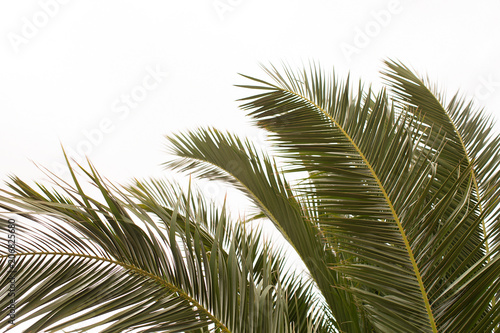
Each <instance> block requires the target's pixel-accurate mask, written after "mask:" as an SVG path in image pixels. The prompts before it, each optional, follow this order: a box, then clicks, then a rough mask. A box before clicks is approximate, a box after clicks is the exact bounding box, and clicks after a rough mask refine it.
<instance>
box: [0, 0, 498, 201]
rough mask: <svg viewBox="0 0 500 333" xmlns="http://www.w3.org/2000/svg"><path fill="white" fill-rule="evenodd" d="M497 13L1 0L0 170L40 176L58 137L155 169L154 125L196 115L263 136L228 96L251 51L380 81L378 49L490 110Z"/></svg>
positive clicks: (257, 1) (405, 0) (253, 61)
mask: <svg viewBox="0 0 500 333" xmlns="http://www.w3.org/2000/svg"><path fill="white" fill-rule="evenodd" d="M498 13H500V3H499V2H498V1H482V2H480V3H473V2H471V1H439V2H436V1H410V0H400V1H397V0H395V1H391V0H384V1H373V0H370V1H333V0H330V1H327V0H308V1H297V0H288V1H262V0H204V1H181V0H178V1H159V0H157V1H154V0H146V1H124V0H115V1H110V0H108V1H91V0H87V1H76V0H73V1H70V0H64V1H63V0H38V1H27V0H25V1H15V2H14V1H9V2H7V1H3V2H1V4H0V35H1V36H2V39H1V42H0V59H1V61H0V110H1V124H2V127H1V131H0V158H1V161H2V163H0V177H1V180H5V179H6V178H7V175H9V174H12V173H14V174H16V175H19V176H22V177H24V178H28V179H40V177H41V175H42V174H41V172H40V171H39V170H38V169H37V168H36V167H35V166H34V164H33V161H34V162H36V163H37V164H40V165H42V166H45V167H47V168H49V169H50V170H52V171H55V172H60V171H59V170H60V169H61V168H60V167H61V165H63V163H64V160H63V156H62V152H61V147H60V144H61V143H62V144H63V145H64V147H65V148H66V150H67V151H68V153H69V155H70V156H72V157H73V158H75V159H77V160H81V159H82V158H83V157H84V156H85V155H87V156H88V157H89V158H90V159H91V160H92V162H93V163H94V164H95V165H96V166H97V168H98V170H100V172H101V173H102V174H103V175H105V176H106V177H108V178H110V179H111V180H113V181H119V182H124V181H127V180H128V179H130V178H131V177H139V178H141V177H148V176H152V175H156V176H158V175H164V174H165V171H164V170H163V168H162V167H161V166H160V164H161V163H162V162H165V161H166V159H167V158H168V156H167V155H166V154H165V146H164V145H165V143H166V140H165V139H164V138H163V136H164V135H166V134H171V133H174V132H178V131H180V130H184V129H188V128H191V129H193V128H195V127H197V126H200V125H206V126H215V127H217V128H220V129H229V130H231V131H235V132H237V133H239V134H242V135H247V136H249V137H250V138H251V139H253V140H254V141H255V142H256V143H257V144H258V145H262V144H263V143H264V139H265V136H264V135H263V134H262V133H261V132H259V131H257V130H256V129H254V128H252V127H251V126H250V125H249V124H248V121H247V119H246V118H245V116H244V112H243V111H241V110H239V109H238V102H236V99H237V98H241V97H244V96H246V95H247V94H249V93H252V92H250V91H245V90H244V89H242V88H238V87H234V84H237V83H245V82H246V81H245V80H244V79H243V78H241V77H240V76H238V73H243V74H249V75H252V76H257V77H261V78H265V75H264V74H263V72H262V71H261V69H260V68H259V63H263V64H269V63H274V64H279V63H280V62H281V61H285V62H287V63H289V64H291V65H292V66H300V65H301V64H302V63H306V64H307V63H308V62H309V61H311V60H314V61H317V62H319V63H321V64H322V65H323V66H324V67H327V68H329V67H332V66H334V67H335V70H336V72H337V75H338V76H341V77H345V75H346V74H347V73H348V72H349V71H350V72H351V75H352V76H353V77H354V78H360V77H361V78H363V80H364V81H365V82H372V83H373V84H374V85H375V86H376V87H379V86H380V83H381V80H380V75H379V71H380V70H381V69H383V65H382V60H383V59H387V58H394V59H399V60H401V61H403V62H404V63H405V64H407V65H409V66H411V67H413V68H415V69H417V70H418V71H419V73H421V74H422V75H424V74H428V75H429V77H430V78H431V80H432V81H434V82H438V83H439V84H440V86H441V87H443V88H446V91H447V92H448V93H450V94H451V93H454V92H455V91H456V90H458V89H460V90H461V91H463V93H464V94H467V95H468V96H470V97H472V98H475V99H476V100H477V102H478V104H479V105H483V106H484V107H485V108H486V111H487V112H489V113H491V114H494V116H495V118H496V119H500V65H499V59H500V48H499V43H500V38H499V32H500V20H498ZM151 72H156V74H155V76H152V75H151ZM154 77H156V80H154ZM127 98H129V101H128V102H127V101H126V99H127ZM126 103H128V104H126ZM205 187H206V186H205ZM208 187H209V188H208V191H209V192H211V193H213V194H214V195H220V192H221V191H220V190H219V189H217V188H213V186H212V187H210V186H208ZM224 191H225V190H224Z"/></svg>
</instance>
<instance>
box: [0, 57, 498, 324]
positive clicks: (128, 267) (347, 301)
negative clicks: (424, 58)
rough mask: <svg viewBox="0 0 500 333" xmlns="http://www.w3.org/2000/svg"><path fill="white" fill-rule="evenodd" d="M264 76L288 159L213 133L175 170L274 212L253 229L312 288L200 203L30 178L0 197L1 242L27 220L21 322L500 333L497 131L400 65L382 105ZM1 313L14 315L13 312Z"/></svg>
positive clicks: (197, 134) (338, 88)
mask: <svg viewBox="0 0 500 333" xmlns="http://www.w3.org/2000/svg"><path fill="white" fill-rule="evenodd" d="M265 71H266V72H267V74H268V75H269V76H270V82H267V81H264V80H260V79H256V78H252V77H248V76H245V77H246V78H247V79H249V80H250V83H249V84H247V85H243V87H245V88H248V89H252V90H257V94H256V95H252V96H249V97H247V98H245V99H243V100H242V101H243V105H242V109H243V110H246V111H247V112H248V116H249V117H250V118H251V119H252V120H253V121H254V122H255V124H256V126H258V127H260V128H263V129H265V130H267V131H268V133H269V139H270V141H271V143H272V156H273V157H271V156H270V155H268V153H266V152H264V151H261V150H260V149H257V148H255V146H254V145H252V143H251V142H250V141H248V140H243V139H240V138H238V136H237V135H234V134H231V133H225V132H221V131H218V130H216V129H213V128H200V129H197V130H194V131H190V132H187V133H183V134H177V135H172V136H170V137H168V140H169V147H170V150H171V152H173V153H174V154H175V155H176V158H175V159H174V160H171V161H168V162H166V166H167V167H169V168H170V169H174V170H178V171H181V172H189V173H191V174H194V175H196V176H198V177H203V178H207V179H210V180H219V181H224V182H227V183H229V184H231V185H233V186H234V187H236V188H237V189H239V190H241V191H242V192H243V193H245V194H246V195H247V196H248V197H249V198H250V199H251V201H252V202H253V203H254V204H255V206H256V207H257V208H258V212H257V213H256V214H254V215H253V216H250V218H249V219H248V220H249V221H251V220H254V219H263V220H264V223H272V224H273V225H274V226H275V227H276V228H277V230H278V231H279V232H280V233H281V235H282V236H283V238H284V239H285V240H286V241H287V243H288V244H289V245H290V246H291V248H292V249H293V250H294V251H295V252H296V254H298V256H299V257H300V258H301V259H302V261H303V263H304V264H305V267H306V268H307V269H306V272H305V273H303V272H293V271H289V270H287V269H288V267H289V266H287V265H286V259H285V256H286V255H285V253H284V252H283V250H282V249H281V248H278V247H276V246H274V244H269V242H266V241H265V237H263V236H262V234H263V233H264V232H265V230H261V229H259V228H251V227H250V225H249V224H248V223H246V222H248V221H242V220H238V219H237V220H233V219H231V218H230V217H229V214H228V213H227V212H226V210H225V208H224V207H222V208H220V207H216V205H214V204H211V203H207V202H206V200H205V199H203V196H202V194H200V193H199V192H198V191H197V190H193V191H192V190H191V186H190V187H188V189H187V190H185V191H182V190H181V188H180V187H179V186H177V185H175V184H171V183H167V182H165V181H162V180H148V181H138V180H136V181H135V182H134V184H133V185H131V186H127V187H125V188H118V187H114V186H112V185H111V184H109V182H106V181H104V180H103V179H102V178H101V177H100V176H99V174H98V173H97V172H96V171H95V169H94V168H93V167H92V166H91V165H90V166H89V169H88V170H87V169H85V168H82V167H80V169H81V170H82V171H83V172H84V174H85V176H86V177H88V178H89V179H90V182H91V183H92V184H93V185H95V187H96V188H97V189H98V190H99V192H100V194H101V196H102V198H103V199H102V200H104V201H103V202H101V201H102V200H101V201H99V200H97V199H95V198H93V197H91V196H89V195H87V194H86V193H87V192H86V191H84V190H83V186H82V185H81V182H80V181H79V180H78V179H79V176H77V174H76V172H75V171H74V168H72V166H71V164H70V163H69V162H68V166H69V168H70V171H71V174H72V176H73V183H74V184H73V185H70V184H67V183H64V182H63V181H62V180H58V179H54V182H55V183H56V187H57V190H50V189H48V188H46V187H45V186H43V185H38V189H34V188H32V187H30V186H29V185H28V184H26V183H25V182H24V181H22V180H20V179H18V178H13V179H12V181H11V182H10V188H11V189H10V190H8V191H4V195H2V196H1V197H0V205H1V207H2V208H3V209H4V210H5V212H6V213H5V214H3V215H2V216H3V218H2V220H1V222H2V228H7V226H6V225H7V224H8V218H9V217H11V216H14V219H19V221H20V223H19V224H18V225H17V226H16V232H17V233H18V234H16V237H20V239H21V240H22V242H20V243H19V248H18V251H17V252H16V258H17V266H16V269H17V273H16V274H17V280H16V283H18V287H17V288H18V289H17V290H16V297H17V301H18V303H17V306H18V308H17V313H16V316H17V317H18V318H19V319H18V321H27V320H30V319H32V320H33V321H32V324H31V327H30V328H29V329H28V331H32V332H38V331H42V330H46V331H56V330H58V329H62V328H66V327H70V328H71V325H73V324H76V323H80V322H82V321H83V320H85V319H88V318H94V317H97V318H96V319H95V323H93V324H91V325H90V326H88V327H85V328H84V329H87V328H89V327H97V326H99V325H107V326H102V327H105V328H103V329H102V331H105V332H122V331H127V330H131V331H133V330H135V331H141V332H259V331H262V332H493V331H497V332H499V331H500V330H499V329H498V325H499V324H500V305H499V304H500V300H499V299H498V295H499V294H500V278H499V276H500V253H499V250H500V235H499V231H500V219H499V217H500V210H499V208H498V203H499V200H500V193H499V192H500V182H499V178H500V168H499V167H498V165H499V163H498V160H499V158H500V154H499V150H500V137H498V136H495V134H494V132H493V127H492V126H493V124H492V121H491V119H489V118H488V117H485V116H484V115H483V114H482V113H481V111H479V110H476V109H475V108H474V106H473V104H472V103H470V102H466V101H465V99H463V98H462V97H460V95H458V94H457V95H455V96H454V97H453V98H452V99H451V101H450V102H448V103H447V102H445V99H444V97H441V96H440V95H439V94H438V93H437V92H434V89H433V88H431V85H430V84H428V83H427V82H426V81H424V80H422V79H420V78H419V77H418V76H417V75H415V74H414V73H413V71H412V70H410V69H409V68H407V67H406V66H404V65H403V64H401V63H398V62H395V61H387V62H386V69H385V70H384V72H383V75H384V78H385V80H386V83H387V86H388V88H389V92H387V91H386V90H382V91H381V92H379V93H376V94H375V93H374V92H372V90H371V88H368V89H364V87H363V86H362V85H361V84H360V85H359V86H358V87H357V88H356V89H355V90H353V88H351V84H350V82H349V79H347V80H346V82H345V83H342V82H339V81H337V80H336V79H335V77H334V76H333V75H330V74H328V73H325V71H323V70H322V69H321V68H319V66H317V65H315V64H313V65H311V66H310V67H309V68H304V69H302V70H300V71H293V70H292V69H290V68H289V67H286V66H284V67H283V69H281V70H278V69H276V68H275V67H271V68H269V69H265ZM275 157H276V158H279V160H280V164H279V166H278V164H277V162H276V161H275ZM304 175H305V176H304ZM7 213H10V215H9V216H7V215H6V214H7ZM12 214H16V215H12ZM24 221H26V222H24ZM28 221H29V223H28ZM4 230H5V229H4ZM1 251H2V252H0V255H1V260H2V267H7V265H8V262H7V260H8V253H7V251H6V250H5V249H2V250H1ZM9 274H12V273H9V272H8V271H7V270H6V269H3V270H2V275H1V276H0V281H1V282H2V288H4V289H3V290H5V289H6V288H5V287H4V286H6V285H8V283H9V282H8V281H9ZM0 302H1V303H0V304H1V306H2V309H6V310H8V305H9V302H10V300H9V299H4V300H2V301H0ZM101 315H105V316H102V317H98V316H101ZM70 316H72V317H70ZM2 324H3V325H2V327H8V323H7V321H5V322H3V323H2Z"/></svg>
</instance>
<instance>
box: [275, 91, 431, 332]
mask: <svg viewBox="0 0 500 333" xmlns="http://www.w3.org/2000/svg"><path fill="white" fill-rule="evenodd" d="M279 89H280V90H282V91H285V92H288V93H290V94H292V95H295V96H297V97H299V98H301V99H303V100H304V101H306V102H308V103H310V104H311V105H313V106H314V107H315V108H317V109H318V110H320V111H321V112H322V113H323V114H324V116H325V117H327V118H328V119H330V121H331V122H332V123H333V124H334V125H335V126H336V127H337V128H338V129H339V130H340V131H341V132H342V134H343V135H344V136H345V137H346V139H347V140H348V141H349V142H350V143H351V145H352V147H353V148H354V149H355V150H356V152H357V153H358V154H359V156H360V157H361V159H362V160H363V162H364V163H365V164H366V166H367V167H368V169H369V171H370V173H371V174H372V176H373V178H374V179H375V181H376V183H377V185H378V187H379V189H380V191H381V192H382V194H383V196H384V199H385V201H386V203H387V205H388V207H389V208H390V210H391V213H392V216H393V218H394V221H395V222H396V224H397V226H398V229H399V232H400V234H401V238H402V239H403V242H404V244H405V248H406V251H407V253H408V256H409V258H410V261H411V264H412V267H413V271H414V274H415V277H416V278H417V281H418V285H419V288H420V292H421V296H422V300H423V302H424V304H425V308H426V311H427V315H428V318H429V323H430V325H431V327H432V331H433V332H435V333H437V326H436V322H435V319H434V315H433V313H432V308H431V305H430V302H429V298H428V296H427V291H426V289H425V286H424V283H423V280H422V276H421V274H420V270H419V268H418V265H417V262H416V260H415V256H414V254H413V250H412V248H411V246H410V243H409V241H408V238H407V237H406V232H405V230H404V228H403V225H402V223H401V221H400V218H399V216H398V214H397V212H396V210H395V209H394V205H393V204H392V201H391V199H390V198H389V195H388V194H387V192H386V191H385V188H384V186H383V184H382V182H381V181H380V178H379V177H378V175H377V174H376V172H375V170H374V169H373V166H372V165H371V163H370V162H369V161H368V159H367V158H366V156H365V155H364V154H363V152H362V151H361V149H360V148H359V147H358V145H357V144H356V143H355V142H354V140H353V138H352V137H351V136H350V135H349V134H348V133H347V132H346V130H345V129H344V128H343V127H342V126H340V124H339V123H338V122H337V121H336V120H335V119H334V118H333V117H331V115H330V114H329V113H328V112H326V110H324V109H323V108H322V107H320V106H319V105H318V104H316V103H315V102H314V101H312V100H310V99H308V98H307V97H306V96H303V95H300V94H298V93H296V92H294V91H291V90H289V89H285V88H281V87H280V88H279Z"/></svg>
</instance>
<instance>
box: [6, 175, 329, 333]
mask: <svg viewBox="0 0 500 333" xmlns="http://www.w3.org/2000/svg"><path fill="white" fill-rule="evenodd" d="M82 170H83V171H84V172H85V173H86V175H87V177H88V178H89V180H90V181H91V183H92V184H93V185H94V186H95V187H96V188H97V189H98V190H99V192H100V194H101V196H102V198H103V200H104V203H102V202H100V201H99V200H97V199H95V198H93V197H90V196H87V194H86V193H85V192H84V190H83V188H82V187H83V185H80V182H79V181H78V177H77V176H76V174H75V172H74V171H73V169H71V167H70V171H71V174H72V175H73V179H74V182H75V185H74V186H70V185H69V184H63V183H60V182H59V183H56V185H57V188H58V190H59V192H57V190H53V191H52V190H48V189H47V188H45V187H44V186H41V185H40V186H39V190H35V189H33V188H32V187H30V186H29V185H27V184H26V183H25V182H23V181H21V180H20V179H18V178H14V179H13V181H12V183H11V188H12V191H6V192H5V193H4V195H2V196H1V198H0V199H1V205H2V208H3V209H5V210H7V211H9V212H11V213H14V214H19V215H20V216H23V219H22V220H20V221H19V224H18V225H19V227H18V229H17V237H18V238H19V244H20V245H19V247H18V251H17V253H16V258H17V266H16V267H17V272H16V276H18V277H19V280H18V283H19V289H18V290H16V298H17V307H18V309H17V316H18V318H19V319H18V322H22V321H27V320H30V319H33V318H36V320H35V322H34V323H33V324H32V325H31V326H30V327H29V328H28V329H27V330H26V331H27V332H39V331H57V330H61V329H63V328H68V327H70V326H71V325H74V324H78V323H80V322H82V321H83V320H86V319H92V318H96V317H97V316H100V315H106V316H104V319H99V320H97V321H96V322H95V323H92V324H89V325H87V326H85V327H81V326H80V327H79V328H78V329H79V330H87V329H91V328H95V327H101V331H102V332H123V331H137V330H139V331H141V332H208V331H213V332H254V331H255V330H260V331H263V332H277V331H279V332H297V331H298V330H299V329H300V331H301V332H302V331H308V330H307V325H309V326H310V327H309V328H310V330H309V332H327V331H328V323H327V322H325V321H324V319H323V316H324V314H323V309H322V308H321V307H322V306H321V303H320V302H319V301H318V299H317V298H316V297H313V296H311V295H310V294H309V293H308V292H307V291H308V290H309V288H310V283H308V282H307V280H306V279H304V278H300V279H299V278H296V277H295V276H293V275H290V274H284V273H282V271H283V270H282V266H283V265H284V260H285V259H284V255H283V254H282V253H281V252H280V251H279V250H274V249H271V248H270V245H269V244H268V243H266V242H264V241H263V239H262V238H261V233H260V232H259V231H258V230H247V229H246V228H243V227H242V225H241V224H233V223H231V222H230V220H229V217H228V216H227V214H226V213H225V209H224V208H223V209H222V210H217V209H215V207H213V205H207V204H206V203H205V202H204V201H203V200H202V199H201V198H200V197H199V196H196V194H195V195H193V194H192V193H191V192H188V193H187V194H181V193H179V192H178V188H176V186H174V185H170V184H168V183H166V182H163V181H156V180H153V181H150V182H146V181H142V182H140V181H137V182H136V184H135V185H134V186H132V187H131V188H129V189H128V190H119V189H118V188H114V187H113V186H111V185H110V184H108V183H107V182H105V181H103V180H102V178H101V177H100V176H99V175H98V174H97V172H96V171H95V169H94V168H93V167H92V166H91V167H90V169H89V170H84V169H83V168H82ZM162 195H163V197H161V196H162ZM28 221H29V223H27V222H28ZM6 223H7V219H5V218H2V219H1V224H2V227H6ZM25 223H27V224H25ZM7 255H8V254H7V253H5V251H4V250H2V253H0V258H1V262H2V267H6V261H7ZM2 272H3V273H2V275H1V276H0V281H1V282H2V286H7V285H8V283H7V279H8V278H9V276H8V275H9V273H8V271H7V270H5V269H2ZM290 292H293V293H294V294H293V297H292V295H290ZM9 301H10V300H9V299H8V298H5V299H3V300H2V301H1V303H0V305H1V307H2V309H6V308H7V306H8V302H9ZM297 304H300V307H299V306H298V305H297ZM313 309H315V310H313ZM72 315H74V317H72V318H71V319H68V317H69V316H72ZM39 316H40V317H39ZM249 323H250V324H249ZM7 324H8V323H7V321H6V320H5V321H3V322H2V325H1V326H2V327H7V326H8V325H7ZM305 327H306V328H305Z"/></svg>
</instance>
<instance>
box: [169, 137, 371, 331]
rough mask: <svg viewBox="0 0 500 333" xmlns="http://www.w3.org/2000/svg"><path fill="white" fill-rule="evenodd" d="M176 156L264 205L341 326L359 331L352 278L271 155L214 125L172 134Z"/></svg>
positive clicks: (178, 163)
mask: <svg viewBox="0 0 500 333" xmlns="http://www.w3.org/2000/svg"><path fill="white" fill-rule="evenodd" d="M168 139H169V141H170V143H171V152H172V153H173V154H175V155H176V156H178V157H179V158H178V159H174V160H172V161H170V162H168V163H166V166H167V167H169V168H171V169H178V170H181V171H185V170H190V172H194V174H196V175H199V176H202V177H205V178H208V179H211V180H223V181H226V182H228V183H230V184H233V185H235V186H236V188H238V189H240V190H241V191H243V193H245V194H246V195H247V196H248V197H249V198H250V199H251V200H252V201H253V202H254V203H255V205H256V206H257V207H258V208H260V210H261V211H262V212H263V214H264V215H265V216H266V217H267V218H268V219H269V220H270V221H272V223H273V224H274V225H275V226H276V227H277V229H278V230H279V231H280V232H281V234H282V235H283V236H284V238H285V239H287V240H288V242H289V243H290V245H292V247H293V248H294V249H295V250H296V252H297V254H298V255H299V256H300V257H301V258H302V260H303V262H304V263H305V265H306V266H307V268H308V270H309V273H310V274H311V277H312V279H313V280H314V281H315V283H316V286H317V287H318V288H319V290H320V291H321V293H322V295H323V297H324V298H325V300H326V302H327V303H328V305H329V307H330V309H331V310H332V313H333V315H334V317H335V321H336V323H335V324H336V327H337V329H339V330H345V331H350V330H360V329H361V327H362V326H363V325H364V323H363V321H362V317H360V314H359V312H358V310H357V306H356V304H355V303H354V301H353V300H352V299H351V298H350V296H349V295H348V294H347V293H346V292H345V290H344V289H343V288H345V286H346V284H348V281H346V280H344V279H343V278H342V277H341V276H339V275H338V274H337V273H336V272H334V271H331V270H329V269H328V265H334V264H337V263H338V260H339V258H338V257H337V256H336V254H335V253H334V252H332V251H325V247H329V244H328V243H326V242H325V239H324V237H323V235H322V233H321V230H320V229H319V228H318V226H317V225H315V224H313V223H311V220H310V219H309V218H308V216H307V215H304V213H303V211H304V207H303V204H302V203H301V201H299V200H297V198H296V197H295V194H294V193H293V192H292V191H291V189H290V185H289V184H288V183H287V181H286V180H285V179H284V177H282V176H281V174H280V172H279V171H278V170H277V168H276V165H275V164H274V163H273V162H272V161H271V159H270V158H269V157H268V156H267V155H266V154H264V153H263V152H259V151H257V150H256V149H255V147H254V146H253V145H252V144H251V143H250V142H249V141H247V140H245V141H241V140H240V139H238V138H237V137H236V136H234V135H231V134H228V133H226V134H224V133H221V132H219V131H217V130H215V129H199V130H198V131H194V132H188V133H186V134H184V135H177V136H173V137H169V138H168Z"/></svg>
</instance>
